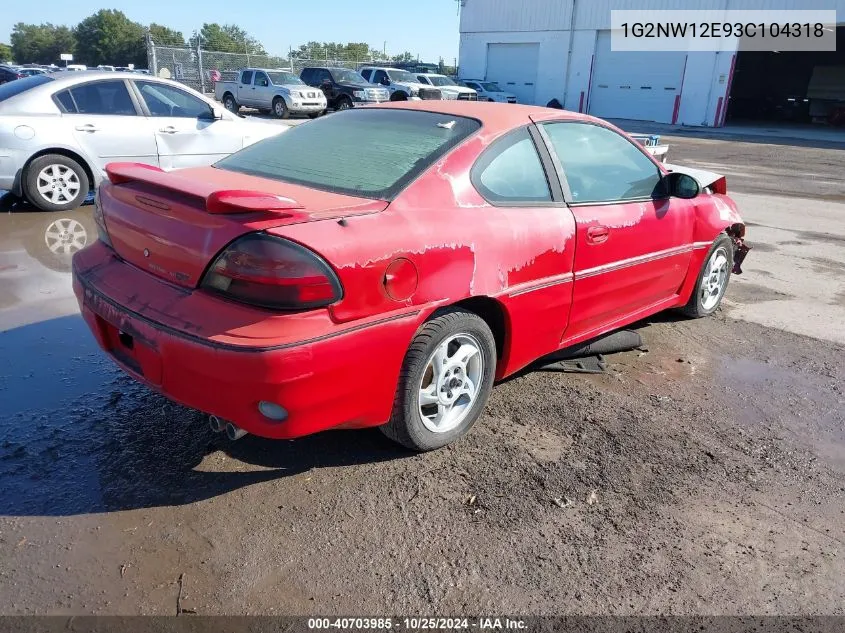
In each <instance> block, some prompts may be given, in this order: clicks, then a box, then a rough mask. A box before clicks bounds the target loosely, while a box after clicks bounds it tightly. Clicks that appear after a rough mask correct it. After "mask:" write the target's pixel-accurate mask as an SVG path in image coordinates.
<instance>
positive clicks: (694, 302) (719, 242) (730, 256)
mask: <svg viewBox="0 0 845 633" xmlns="http://www.w3.org/2000/svg"><path fill="white" fill-rule="evenodd" d="M720 251H721V252H722V253H723V254H724V256H725V259H726V260H727V264H726V266H727V274H726V276H725V282H724V284H723V285H722V287H721V290H720V291H719V298H718V300H717V301H716V303H715V304H713V305H711V306H709V307H705V306H704V303H703V297H702V286H703V284H704V283H705V273H707V272H708V264H709V262H710V260H711V258H713V256H714V255H715V254H716V253H717V252H720ZM733 263H734V249H733V242H732V241H731V238H730V237H728V236H727V235H725V234H724V233H722V234H720V235H719V237H717V238H716V240H715V241H714V242H713V245H712V246H711V247H710V250H709V251H707V256H706V257H705V258H704V262H703V263H702V264H701V270H700V271H699V272H698V279H697V280H696V282H695V288H693V291H692V295H691V296H690V298H689V301H688V302H687V304H686V305H685V306H684V307H683V308H681V312H683V313H684V314H685V315H687V316H688V317H692V318H694V319H699V318H701V317H705V316H709V315H711V314H713V313H714V312H715V311H716V310H717V309H718V308H719V306H720V305H721V304H722V299H723V298H724V296H725V291H726V290H727V288H728V282H729V281H730V278H731V269H732V268H733Z"/></svg>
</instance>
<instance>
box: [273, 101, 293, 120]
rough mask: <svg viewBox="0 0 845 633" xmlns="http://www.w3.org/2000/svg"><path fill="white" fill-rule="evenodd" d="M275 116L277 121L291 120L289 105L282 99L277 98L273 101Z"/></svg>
mask: <svg viewBox="0 0 845 633" xmlns="http://www.w3.org/2000/svg"><path fill="white" fill-rule="evenodd" d="M273 116H274V117H276V118H277V119H287V118H290V110H288V104H287V103H285V100H284V99H282V98H281V97H276V98H275V99H273Z"/></svg>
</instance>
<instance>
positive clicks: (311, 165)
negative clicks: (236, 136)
mask: <svg viewBox="0 0 845 633" xmlns="http://www.w3.org/2000/svg"><path fill="white" fill-rule="evenodd" d="M480 127H481V124H480V123H479V122H478V121H476V120H474V119H468V118H465V117H459V116H452V115H448V114H435V113H433V112H420V111H412V110H391V109H387V108H378V109H376V108H373V109H369V108H368V109H362V110H348V111H346V112H341V113H338V114H333V115H332V116H330V117H325V118H321V119H317V120H316V121H313V122H310V123H307V124H305V125H299V126H296V127H294V128H291V129H290V130H288V131H287V132H285V133H284V134H279V135H278V136H274V137H271V138H269V139H266V140H264V141H261V142H259V143H256V144H255V145H251V146H249V147H247V148H246V149H243V150H241V151H240V152H237V153H236V154H232V155H231V156H229V157H227V158H224V159H223V160H221V161H220V162H218V163H217V164H216V165H215V167H218V168H220V169H225V170H227V171H235V172H240V173H244V174H250V175H253V176H261V177H263V178H269V179H271V180H280V181H282V182H290V183H294V184H298V185H305V186H306V187H313V188H314V189H322V190H325V191H332V192H337V193H345V194H348V195H353V196H361V197H364V198H375V199H381V200H390V199H392V198H394V197H395V196H396V195H397V194H398V193H399V192H400V191H401V190H402V189H403V188H404V187H405V186H407V184H408V183H410V182H411V181H412V180H413V179H414V178H416V177H417V176H418V175H419V174H421V173H422V172H423V171H425V170H426V169H427V168H428V167H429V166H431V165H432V164H433V163H434V162H435V161H437V160H438V159H439V158H440V157H441V156H443V155H444V154H445V153H446V152H448V151H449V150H450V149H452V148H453V147H455V146H456V145H457V144H458V143H460V142H461V141H463V140H464V139H465V138H467V137H468V136H469V135H470V134H472V133H474V132H475V131H477V130H478V129H479V128H480Z"/></svg>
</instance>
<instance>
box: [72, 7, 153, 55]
mask: <svg viewBox="0 0 845 633" xmlns="http://www.w3.org/2000/svg"><path fill="white" fill-rule="evenodd" d="M74 32H75V34H76V42H77V46H76V51H77V58H78V59H79V61H81V62H82V63H85V64H88V65H89V66H96V65H98V64H113V65H118V66H125V65H127V64H135V65H136V66H145V65H146V62H147V50H146V45H145V42H144V36H145V32H144V27H143V26H141V25H140V24H138V23H137V22H133V21H132V20H130V19H129V18H127V17H126V15H125V14H124V13H123V12H122V11H118V10H116V9H100V10H99V11H97V12H96V13H95V14H93V15H90V16H88V17H87V18H85V19H84V20H82V22H80V23H79V24H78V25H77V27H76V29H75V31H74Z"/></svg>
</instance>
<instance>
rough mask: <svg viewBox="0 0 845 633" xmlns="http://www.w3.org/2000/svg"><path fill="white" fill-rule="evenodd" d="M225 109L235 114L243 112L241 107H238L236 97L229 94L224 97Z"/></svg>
mask: <svg viewBox="0 0 845 633" xmlns="http://www.w3.org/2000/svg"><path fill="white" fill-rule="evenodd" d="M223 107H224V108H226V109H227V110H228V111H229V112H231V113H233V114H237V113H238V112H240V111H241V106H239V105H238V102H237V101H235V97H234V96H233V95H232V94H231V93H229V92H227V93H226V94H224V95H223Z"/></svg>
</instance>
